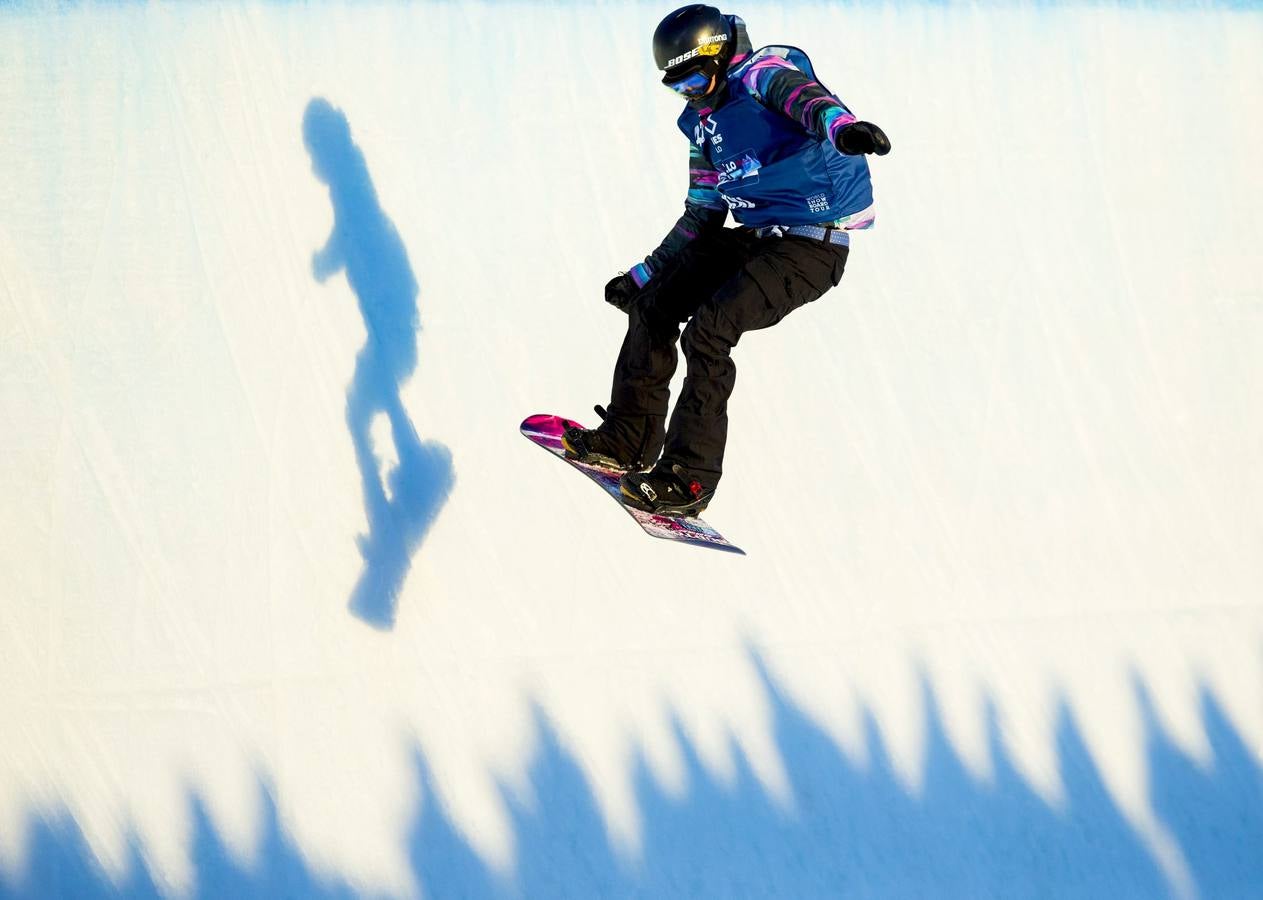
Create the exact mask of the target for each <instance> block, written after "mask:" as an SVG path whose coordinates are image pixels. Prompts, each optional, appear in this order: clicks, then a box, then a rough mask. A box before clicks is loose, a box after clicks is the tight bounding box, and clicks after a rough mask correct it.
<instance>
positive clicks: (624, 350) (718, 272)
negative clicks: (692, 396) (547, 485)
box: [597, 229, 754, 466]
mask: <svg viewBox="0 0 1263 900" xmlns="http://www.w3.org/2000/svg"><path fill="white" fill-rule="evenodd" d="M753 240H754V239H753V238H752V237H751V236H750V235H749V234H748V233H747V232H744V231H740V230H738V229H725V230H724V231H723V232H720V233H719V234H717V235H713V236H708V237H702V238H698V239H697V240H696V241H695V242H694V243H693V244H691V245H689V247H687V248H686V249H685V250H684V251H683V252H682V253H681V254H680V258H679V259H678V260H677V261H676V263H675V265H673V266H672V267H671V268H669V269H668V270H667V271H666V272H663V273H661V274H660V275H659V276H657V277H656V278H655V279H654V280H653V281H651V282H650V283H649V285H647V286H646V288H645V290H644V292H643V293H642V294H641V296H640V297H639V298H638V299H637V301H636V302H635V303H634V304H633V305H632V307H631V309H630V310H629V311H628V316H627V334H626V336H625V337H624V338H623V344H622V347H621V348H620V350H619V353H618V359H617V361H616V362H615V365H614V379H613V386H612V388H611V391H610V404H609V409H608V413H607V416H606V419H605V422H604V423H603V424H602V425H601V427H600V428H599V429H597V431H599V432H600V433H601V435H602V436H603V437H604V438H605V439H606V440H607V441H608V443H607V446H614V447H617V448H618V449H619V450H620V451H621V452H622V453H624V454H627V458H629V459H631V458H634V459H635V460H636V461H639V462H640V463H642V464H643V465H645V466H648V465H652V464H653V462H654V461H655V460H656V459H657V458H658V454H659V453H660V452H661V450H662V442H663V437H664V435H665V432H666V420H667V406H668V403H669V402H670V385H671V376H672V375H674V374H675V367H676V341H678V340H679V337H680V323H681V322H684V321H686V320H687V319H688V317H689V316H691V315H692V314H693V312H694V311H695V310H696V309H697V306H698V304H699V303H701V302H702V301H703V300H705V299H707V298H708V297H710V296H711V295H712V294H714V293H715V291H716V290H717V289H718V288H719V286H720V285H722V284H723V283H724V282H726V281H727V280H728V279H730V278H731V277H732V274H733V273H734V272H736V271H737V270H738V269H739V268H740V266H741V265H742V264H743V263H744V262H745V261H746V259H748V257H749V253H750V249H751V247H752V244H753Z"/></svg>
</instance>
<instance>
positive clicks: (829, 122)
mask: <svg viewBox="0 0 1263 900" xmlns="http://www.w3.org/2000/svg"><path fill="white" fill-rule="evenodd" d="M741 81H742V83H743V84H744V85H745V87H746V90H748V91H749V92H750V93H751V94H753V95H754V97H755V99H756V100H758V101H759V102H760V103H762V104H763V105H764V106H766V107H767V108H768V109H773V110H776V111H777V112H779V113H782V114H783V115H785V116H788V117H789V118H791V119H793V120H794V121H795V122H797V123H798V124H799V125H801V126H802V127H803V128H804V129H806V130H807V132H808V133H810V134H813V135H815V136H816V137H818V138H821V139H823V140H827V141H828V142H829V143H831V144H833V145H834V146H836V145H837V138H838V132H839V131H841V130H842V128H843V127H844V126H847V125H850V124H851V123H852V122H854V121H856V119H855V116H854V115H852V114H851V111H850V110H849V109H847V108H846V106H844V105H843V103H842V101H841V100H839V99H838V98H837V97H835V96H833V95H832V94H830V93H829V92H828V91H827V90H825V88H824V85H822V84H820V82H818V81H812V80H811V79H810V78H808V77H807V76H806V75H804V74H803V73H802V72H801V71H799V70H798V69H797V68H796V67H795V66H794V65H793V64H791V63H790V62H789V61H788V60H785V59H782V58H781V57H779V56H768V57H764V58H763V59H760V60H758V61H756V62H755V63H754V64H753V65H751V66H750V68H749V69H747V70H746V73H745V75H743V76H742V79H741Z"/></svg>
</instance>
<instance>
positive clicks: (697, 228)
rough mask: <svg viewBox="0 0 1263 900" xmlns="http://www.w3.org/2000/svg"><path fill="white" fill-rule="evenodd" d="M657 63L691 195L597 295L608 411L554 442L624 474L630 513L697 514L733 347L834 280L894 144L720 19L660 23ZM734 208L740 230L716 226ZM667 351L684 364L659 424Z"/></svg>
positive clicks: (699, 16) (708, 486)
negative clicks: (672, 106) (608, 307)
mask: <svg viewBox="0 0 1263 900" xmlns="http://www.w3.org/2000/svg"><path fill="white" fill-rule="evenodd" d="M653 54H654V60H655V62H656V63H657V66H658V68H659V69H660V70H661V71H662V72H663V77H662V82H663V84H665V85H666V86H667V87H669V88H671V89H672V90H673V91H675V92H676V93H677V94H679V95H680V96H681V97H683V98H685V99H686V101H687V105H686V107H685V110H684V112H683V113H682V114H681V115H680V117H679V120H678V125H679V127H680V130H681V131H682V132H683V133H684V134H685V136H686V137H687V138H688V139H689V140H690V142H691V143H690V147H689V190H688V197H687V199H686V200H685V203H684V214H683V215H682V216H681V217H680V219H679V221H677V222H676V224H675V227H674V228H673V229H672V230H671V232H670V233H669V234H668V235H667V236H666V238H664V239H663V241H662V243H661V244H660V245H659V247H658V248H657V249H656V250H654V251H653V253H651V254H649V256H648V257H646V258H645V259H644V261H643V262H640V263H637V264H636V265H635V266H633V267H632V268H631V270H630V271H628V272H626V273H620V274H619V275H618V276H616V277H615V278H613V279H612V280H611V281H610V282H609V284H607V285H606V286H605V299H606V300H607V301H608V302H609V303H611V304H613V305H614V306H615V307H617V308H618V309H620V310H622V311H623V312H625V313H627V316H628V324H627V335H626V337H625V338H624V340H623V345H622V348H621V349H620V351H619V354H618V360H617V362H616V363H615V366H614V386H613V391H612V395H611V398H610V404H609V408H608V411H605V410H601V409H600V408H599V407H598V409H597V411H598V413H600V414H601V415H602V418H603V419H604V421H603V422H602V423H601V425H600V426H599V427H598V428H595V429H581V428H572V429H569V430H568V431H566V432H565V434H564V436H563V444H564V446H565V449H566V451H567V455H569V456H571V457H572V458H575V459H578V460H580V461H582V462H589V463H593V464H596V465H604V466H607V467H611V468H617V469H621V470H625V474H624V475H623V476H622V479H621V484H620V489H621V492H622V495H623V500H624V502H625V503H627V505H629V506H633V507H635V508H637V509H642V510H646V511H648V512H654V513H662V514H666V515H697V514H699V513H700V512H701V511H702V510H704V509H705V508H706V506H707V504H708V503H709V502H710V501H711V499H712V497H713V496H714V493H715V488H716V486H717V485H718V483H719V479H720V476H721V475H722V471H723V456H724V444H725V441H726V439H727V433H728V415H727V405H728V398H729V396H730V395H731V394H732V390H733V385H734V382H735V380H736V366H735V365H734V364H733V361H732V356H731V354H732V349H733V347H735V346H736V344H737V341H738V340H739V339H740V337H741V335H742V334H743V333H745V332H747V331H753V330H756V329H760V328H768V327H770V326H772V325H775V324H776V323H777V322H779V321H780V320H781V319H782V318H784V317H785V316H786V315H788V314H789V313H790V312H792V311H794V310H795V309H797V308H798V307H800V306H802V305H803V304H805V303H810V302H812V301H813V300H816V299H817V298H819V297H820V296H821V295H822V294H824V293H825V292H826V291H827V290H829V288H831V287H834V286H835V285H837V284H838V282H839V281H840V280H841V278H842V271H843V268H844V267H845V265H846V259H847V254H848V252H849V246H850V232H851V231H853V230H856V229H861V228H868V227H869V226H871V225H872V224H873V193H872V186H871V183H870V181H869V173H868V163H867V162H866V161H865V158H864V154H868V153H875V154H877V155H879V156H884V155H885V154H886V153H889V152H890V141H889V140H888V139H887V138H886V135H885V133H883V132H882V130H881V129H880V128H878V127H877V126H876V125H874V124H872V123H871V122H861V121H858V120H857V119H856V117H855V116H854V115H852V114H851V111H850V110H849V109H847V107H846V106H844V105H843V104H842V102H841V101H840V100H839V99H838V98H837V97H836V96H834V95H833V94H831V93H830V92H829V91H828V89H827V88H825V87H824V86H823V85H821V84H820V82H819V81H817V80H816V78H815V74H814V72H813V70H812V66H811V61H810V60H809V59H808V58H807V55H806V54H805V53H803V52H802V51H801V50H798V49H797V48H793V47H779V46H770V47H764V48H762V49H760V50H757V51H752V50H751V44H750V40H749V37H748V36H747V34H746V28H745V23H744V22H743V21H742V20H741V19H740V18H739V17H737V16H734V15H725V14H723V13H721V12H720V11H719V10H718V9H716V8H715V7H712V6H705V5H702V4H694V5H691V6H685V7H682V8H681V9H678V10H676V11H675V12H673V13H671V14H670V15H668V16H667V17H666V18H665V19H663V20H662V22H661V23H660V24H659V25H658V28H657V31H655V32H654V36H653ZM729 211H731V212H732V214H733V218H734V219H736V221H737V223H738V227H736V228H726V227H724V223H725V221H726V219H727V216H728V212H729ZM684 322H687V323H688V324H687V326H686V327H685V328H684V332H683V335H681V334H680V325H681V323H684ZM677 340H678V341H679V343H680V347H681V349H682V350H683V351H684V357H685V360H686V362H687V367H688V368H687V374H686V377H685V379H684V387H683V389H682V391H681V393H680V397H679V399H678V400H677V402H676V404H675V409H674V412H673V413H672V415H671V420H670V427H667V406H668V403H669V400H670V381H671V376H672V375H673V374H674V372H675V367H676V342H677ZM659 454H661V458H659ZM655 461H656V465H655V464H654V463H655ZM651 465H652V468H651V469H649V470H648V471H643V470H644V469H645V468H646V467H648V466H651Z"/></svg>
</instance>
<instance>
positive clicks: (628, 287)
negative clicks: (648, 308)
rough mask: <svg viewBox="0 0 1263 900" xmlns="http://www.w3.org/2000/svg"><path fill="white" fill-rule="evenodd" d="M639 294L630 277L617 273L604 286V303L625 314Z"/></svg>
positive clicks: (624, 273) (623, 273) (638, 289)
mask: <svg viewBox="0 0 1263 900" xmlns="http://www.w3.org/2000/svg"><path fill="white" fill-rule="evenodd" d="M639 293H640V288H638V287H636V282H635V281H633V280H632V277H631V275H629V274H627V273H626V272H619V273H618V274H617V275H615V276H614V277H613V278H611V279H610V281H609V284H607V285H606V286H605V302H606V303H608V304H610V305H611V306H613V307H615V308H616V309H619V310H621V311H622V312H627V311H628V310H629V309H631V305H632V304H633V303H635V302H636V295H637V294H639Z"/></svg>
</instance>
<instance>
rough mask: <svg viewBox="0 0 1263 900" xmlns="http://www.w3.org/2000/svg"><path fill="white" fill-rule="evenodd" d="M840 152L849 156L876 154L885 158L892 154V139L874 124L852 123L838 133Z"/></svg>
mask: <svg viewBox="0 0 1263 900" xmlns="http://www.w3.org/2000/svg"><path fill="white" fill-rule="evenodd" d="M837 143H838V150H839V151H841V152H842V153H845V154H846V155H847V156H859V155H860V154H861V153H876V154H877V155H878V156H885V155H886V154H887V153H889V152H890V138H888V137H886V132H884V131H882V130H881V129H880V128H878V127H877V126H876V125H874V124H873V123H872V122H852V123H851V124H850V125H847V126H845V127H844V128H842V129H841V130H840V131H839V132H838V138H837Z"/></svg>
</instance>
